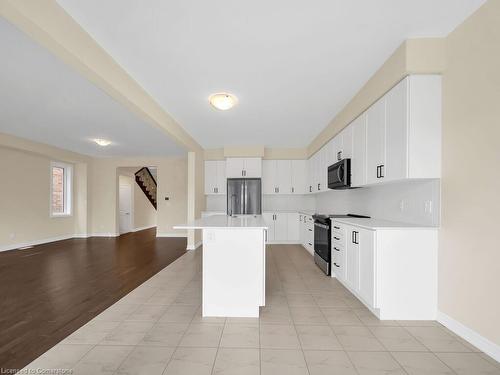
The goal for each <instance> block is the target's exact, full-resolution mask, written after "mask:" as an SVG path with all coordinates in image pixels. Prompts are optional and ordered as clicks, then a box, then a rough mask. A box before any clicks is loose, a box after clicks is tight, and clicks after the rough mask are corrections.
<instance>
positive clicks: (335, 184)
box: [328, 159, 351, 189]
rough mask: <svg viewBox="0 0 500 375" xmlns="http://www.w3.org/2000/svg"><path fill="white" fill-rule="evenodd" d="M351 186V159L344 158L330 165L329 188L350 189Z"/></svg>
mask: <svg viewBox="0 0 500 375" xmlns="http://www.w3.org/2000/svg"><path fill="white" fill-rule="evenodd" d="M350 187H351V159H342V160H340V161H338V162H337V163H335V164H332V165H330V166H329V167H328V188H329V189H349V188H350Z"/></svg>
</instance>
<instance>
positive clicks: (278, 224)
mask: <svg viewBox="0 0 500 375" xmlns="http://www.w3.org/2000/svg"><path fill="white" fill-rule="evenodd" d="M262 215H263V217H264V221H265V222H266V224H267V225H268V227H269V229H268V237H267V240H268V242H276V243H287V242H288V213H287V212H264V213H263V214H262ZM297 224H298V216H297Z"/></svg>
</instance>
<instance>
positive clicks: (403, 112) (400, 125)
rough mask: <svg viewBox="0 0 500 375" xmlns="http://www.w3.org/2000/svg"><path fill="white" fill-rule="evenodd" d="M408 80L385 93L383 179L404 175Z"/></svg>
mask: <svg viewBox="0 0 500 375" xmlns="http://www.w3.org/2000/svg"><path fill="white" fill-rule="evenodd" d="M407 122H408V80H406V79H404V80H403V81H401V82H400V83H399V84H398V85H396V86H395V87H394V88H393V89H392V90H391V91H389V92H388V93H387V95H386V119H385V163H384V164H385V165H384V168H383V177H380V178H383V179H384V181H390V180H397V179H403V178H405V177H406V163H407V157H406V148H407V137H408V124H407Z"/></svg>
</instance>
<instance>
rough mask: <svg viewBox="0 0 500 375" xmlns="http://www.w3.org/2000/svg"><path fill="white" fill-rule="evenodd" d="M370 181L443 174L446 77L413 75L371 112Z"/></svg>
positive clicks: (389, 93) (368, 150) (368, 115)
mask: <svg viewBox="0 0 500 375" xmlns="http://www.w3.org/2000/svg"><path fill="white" fill-rule="evenodd" d="M366 116H367V183H368V184H374V183H380V182H385V181H399V180H403V179H416V178H439V177H440V176H441V77H440V76H438V75H414V76H408V77H406V78H405V79H403V80H402V81H401V82H399V83H398V84H397V85H396V86H395V87H393V88H392V89H391V90H390V91H389V92H388V93H387V94H386V95H384V97H382V98H381V99H380V100H379V101H377V103H375V104H374V105H373V106H372V107H370V108H369V109H368V110H367V111H366Z"/></svg>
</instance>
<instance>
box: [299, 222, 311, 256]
mask: <svg viewBox="0 0 500 375" xmlns="http://www.w3.org/2000/svg"><path fill="white" fill-rule="evenodd" d="M299 222H300V243H301V244H302V246H303V247H304V249H306V250H307V251H308V252H309V254H311V255H314V220H313V218H312V215H305V214H299Z"/></svg>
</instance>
